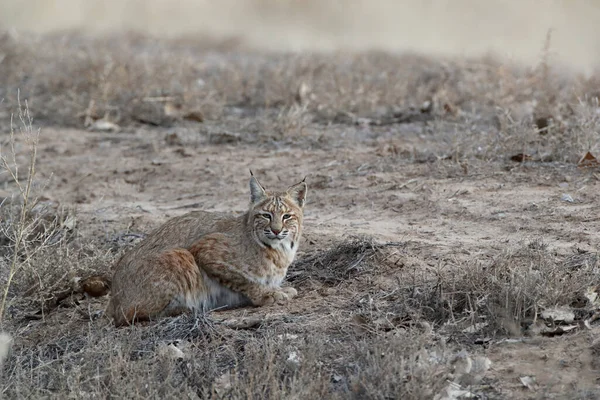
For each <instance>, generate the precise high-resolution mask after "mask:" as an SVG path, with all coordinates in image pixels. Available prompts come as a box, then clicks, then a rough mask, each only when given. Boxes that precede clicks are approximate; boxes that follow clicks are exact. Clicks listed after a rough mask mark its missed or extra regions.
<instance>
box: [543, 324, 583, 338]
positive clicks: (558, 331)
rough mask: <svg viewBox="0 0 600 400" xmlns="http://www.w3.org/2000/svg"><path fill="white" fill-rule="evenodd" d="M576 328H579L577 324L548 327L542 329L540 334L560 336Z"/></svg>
mask: <svg viewBox="0 0 600 400" xmlns="http://www.w3.org/2000/svg"><path fill="white" fill-rule="evenodd" d="M575 328H577V325H563V326H557V327H555V328H547V329H546V330H542V331H541V332H540V335H542V336H546V337H554V336H560V335H564V334H565V333H568V332H571V331H572V330H573V329H575Z"/></svg>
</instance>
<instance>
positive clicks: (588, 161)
mask: <svg viewBox="0 0 600 400" xmlns="http://www.w3.org/2000/svg"><path fill="white" fill-rule="evenodd" d="M598 166H600V162H598V160H597V159H596V157H594V156H593V155H592V153H590V152H589V151H588V152H587V153H585V155H584V156H583V157H581V159H580V160H579V162H578V163H577V167H579V168H594V167H598Z"/></svg>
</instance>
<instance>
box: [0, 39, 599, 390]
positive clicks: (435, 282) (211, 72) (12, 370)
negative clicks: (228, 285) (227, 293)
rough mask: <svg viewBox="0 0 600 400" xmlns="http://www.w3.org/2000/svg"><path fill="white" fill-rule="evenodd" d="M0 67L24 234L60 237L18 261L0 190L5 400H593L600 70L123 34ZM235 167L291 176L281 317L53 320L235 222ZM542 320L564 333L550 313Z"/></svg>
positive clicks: (34, 244) (60, 44)
mask: <svg viewBox="0 0 600 400" xmlns="http://www.w3.org/2000/svg"><path fill="white" fill-rule="evenodd" d="M545 51H546V52H548V51H550V50H549V49H547V48H546V49H545ZM0 55H2V57H0V58H1V59H2V61H0V68H3V70H2V73H0V98H3V99H4V103H3V104H2V107H4V108H1V109H0V124H1V125H2V127H1V129H0V144H2V146H3V147H2V155H3V156H6V157H8V160H9V163H11V165H12V158H11V157H12V155H11V152H12V149H11V147H10V146H7V144H8V143H9V142H10V137H9V135H8V132H9V131H10V117H9V116H10V113H11V112H15V111H16V108H17V104H18V101H19V100H18V98H17V95H16V94H15V93H17V89H20V90H21V92H20V93H21V99H22V100H24V99H25V98H26V99H27V100H28V103H27V104H28V105H29V107H30V108H31V112H32V114H33V115H34V118H35V119H34V121H35V123H34V125H35V127H36V128H37V127H41V133H40V136H39V144H38V148H37V153H38V157H37V164H36V172H37V175H36V179H35V182H36V184H35V190H34V192H35V194H36V195H40V196H41V197H40V198H39V203H40V205H39V207H38V206H36V207H33V210H28V211H30V213H27V217H28V218H32V219H33V220H35V218H40V219H41V220H42V221H45V222H46V223H47V226H49V227H50V228H55V229H57V232H58V233H53V231H52V230H50V231H44V230H42V231H41V232H39V231H37V230H36V231H35V232H34V233H39V237H35V235H31V236H28V237H27V240H26V241H25V244H24V245H23V246H22V248H21V249H20V251H18V252H16V253H15V252H13V250H14V247H13V245H14V240H12V239H11V236H10V233H11V232H12V231H13V229H14V228H15V227H17V225H18V224H16V223H15V222H14V221H15V219H14V218H15V216H16V215H18V213H17V212H16V211H18V210H19V207H20V203H19V200H18V196H15V193H16V192H17V186H16V185H15V183H14V182H13V180H12V179H11V178H10V176H9V174H7V173H5V171H4V170H2V171H3V173H2V174H0V198H6V199H7V200H5V201H4V202H3V203H2V208H1V209H0V211H1V212H0V216H1V217H2V218H3V219H2V220H0V228H2V231H1V232H0V262H1V264H0V282H1V283H2V284H3V285H4V284H5V283H6V281H7V277H8V270H9V265H10V260H11V259H12V258H11V256H12V255H13V254H16V257H15V258H14V259H15V260H16V262H17V264H18V265H19V267H20V269H19V273H18V274H17V276H16V278H15V280H14V282H13V285H12V286H11V287H10V290H9V291H8V306H7V308H6V314H5V316H4V318H5V319H4V320H3V321H2V326H1V327H2V330H6V331H8V332H9V333H10V334H12V335H13V337H14V344H13V353H12V355H11V356H10V357H9V358H8V359H7V360H6V362H5V364H4V366H3V370H2V372H3V374H2V379H3V380H2V385H0V388H1V390H2V391H1V392H0V393H3V394H5V395H6V396H7V397H8V398H27V397H50V398H52V397H55V398H65V397H67V396H72V397H82V398H84V397H89V398H104V397H115V398H142V397H143V398H162V397H174V396H176V395H179V394H181V395H182V396H186V397H188V398H207V397H212V398H219V397H225V398H260V399H262V398H329V397H331V398H356V399H360V398H378V399H389V398H406V399H420V398H437V399H443V398H449V399H453V398H461V397H459V396H458V394H459V393H458V392H457V391H454V392H453V394H448V388H449V387H450V386H448V385H449V383H450V382H452V383H454V384H456V385H459V386H460V388H461V389H460V390H465V391H466V392H463V393H462V394H463V397H462V398H465V395H467V394H470V393H474V395H476V396H479V398H493V399H503V398H532V399H540V398H560V399H562V398H565V399H566V398H569V399H571V398H599V397H600V386H599V384H598V382H597V376H598V374H597V372H598V370H599V365H598V363H597V361H596V360H597V358H598V352H600V345H598V341H597V337H598V334H599V333H600V328H599V327H598V324H597V322H595V321H594V320H593V316H594V314H595V313H597V312H598V310H599V309H600V304H599V302H598V301H597V300H594V299H593V298H590V297H589V296H588V297H585V294H586V293H588V294H594V295H597V293H598V291H599V289H598V288H599V287H600V278H599V276H600V275H599V271H600V259H599V257H598V256H597V249H598V246H599V244H600V233H599V232H600V229H599V228H600V218H599V217H598V215H600V212H599V211H600V210H599V208H600V206H599V203H598V193H599V190H598V189H599V185H600V169H599V168H598V163H596V164H593V165H591V166H590V167H589V168H580V167H579V166H578V159H579V158H580V157H582V156H583V155H584V154H585V153H586V152H587V151H591V152H592V153H593V154H595V155H598V153H599V151H600V147H599V146H600V145H599V143H600V141H599V132H600V108H599V107H598V95H599V94H600V79H599V76H600V75H598V74H596V75H593V74H592V75H590V76H588V77H585V76H582V75H579V74H576V73H564V74H563V72H561V71H560V70H554V69H553V68H552V65H551V62H550V61H551V60H549V59H548V58H544V59H543V60H541V62H540V63H539V65H538V66H537V67H536V68H525V67H523V66H520V65H515V64H511V63H508V62H505V61H503V60H497V59H494V58H491V57H484V58H474V59H473V58H460V57H459V58H452V57H440V58H435V57H426V56H422V55H415V54H393V53H383V52H375V51H373V52H363V53H352V52H348V53H344V52H340V53H335V54H313V53H301V54H288V53H266V52H261V51H253V50H248V49H244V48H243V46H241V45H240V44H239V43H236V42H226V43H214V42H211V41H210V40H207V41H202V40H198V41H194V40H191V39H181V40H175V41H168V40H155V39H154V38H150V37H143V36H141V35H122V36H118V35H117V34H115V35H113V36H108V37H96V38H90V37H87V36H85V35H79V34H65V35H62V34H56V35H48V36H44V37H35V36H34V37H32V38H31V40H29V39H26V38H23V37H19V36H18V35H17V36H14V35H13V34H6V35H2V36H0ZM549 63H550V65H549ZM304 83H306V84H307V86H308V87H310V89H306V92H307V93H304V94H302V93H301V92H302V90H301V89H302V87H303V84H304ZM23 102H24V101H23ZM169 102H172V104H171V103H169ZM163 103H164V104H163ZM163 106H164V107H163ZM167 106H169V107H172V108H175V111H176V112H175V114H176V115H175V116H173V115H167V114H168V113H167V111H166V110H167V108H168V107H167ZM178 107H180V108H178ZM198 110H200V111H201V113H202V114H203V115H204V118H203V119H204V120H203V121H202V122H198V121H196V122H194V121H191V120H190V118H187V119H186V117H183V114H185V113H187V112H189V111H198ZM171 111H173V110H171ZM192 119H193V118H192ZM196 119H199V118H196ZM107 120H108V121H111V122H112V123H116V124H118V125H120V129H118V131H117V132H107V131H100V130H99V129H98V127H99V126H100V123H102V122H103V121H104V122H106V121H107ZM540 121H541V122H540ZM546 123H549V126H548V129H547V130H545V129H543V127H542V126H541V125H543V124H546ZM13 125H14V126H15V127H16V129H15V131H16V133H17V135H16V138H15V140H16V143H15V147H14V152H15V153H16V157H15V158H16V160H15V161H16V164H17V165H19V166H20V170H21V173H22V174H23V171H25V170H26V168H25V166H26V165H27V159H28V157H27V146H26V144H25V141H24V138H23V137H22V136H21V135H20V134H19V132H18V131H19V129H18V128H19V122H18V121H16V120H15V121H13ZM86 126H87V127H88V128H89V129H85V127H86ZM113 127H114V126H113ZM540 128H542V129H541V130H540ZM518 153H526V154H528V155H530V157H528V159H527V160H526V161H525V162H523V163H520V162H515V161H512V160H511V157H513V156H515V155H517V154H518ZM249 169H252V171H253V172H254V174H255V175H256V176H257V177H258V178H259V180H260V181H261V182H262V183H263V184H264V185H265V186H266V187H268V188H285V187H287V186H289V185H291V184H293V183H295V182H297V181H299V180H301V179H302V178H304V177H305V176H306V177H307V182H308V185H309V193H308V203H307V205H306V214H305V235H304V239H303V241H302V243H301V246H300V251H299V253H298V258H297V260H296V262H295V264H294V265H293V266H292V267H291V269H290V272H289V276H288V280H289V282H290V284H292V285H293V286H294V287H296V288H297V289H298V292H299V296H298V298H297V299H294V301H292V302H291V303H290V304H289V305H286V306H280V307H278V306H273V307H265V308H245V309H240V310H232V311H215V312H212V313H210V315H208V316H201V317H198V318H197V319H193V318H191V319H185V318H180V319H169V321H159V322H152V323H149V324H143V325H137V326H135V327H132V328H125V329H115V328H114V327H113V326H112V325H111V324H110V322H109V321H107V320H106V319H105V318H103V317H100V318H97V319H96V318H90V316H92V317H94V316H97V315H98V314H97V313H96V312H97V311H102V310H103V308H104V307H105V305H106V303H107V301H108V300H107V298H106V297H100V298H97V299H89V298H82V296H80V295H74V296H65V298H62V299H61V302H60V307H57V304H56V303H57V300H56V299H57V293H59V292H64V290H65V289H64V288H65V287H68V286H69V279H70V278H72V277H73V276H80V277H84V278H85V277H86V276H90V275H96V274H106V275H110V274H111V272H112V271H111V269H112V265H113V263H114V261H115V259H116V258H117V257H118V256H119V255H120V254H121V253H122V252H123V251H126V250H127V249H128V247H129V246H130V245H131V241H132V240H133V239H134V238H139V237H141V236H143V234H146V233H148V232H150V231H151V230H152V229H154V228H156V227H157V226H159V225H160V224H161V223H162V222H164V221H165V220H166V219H167V218H169V217H173V216H176V215H180V214H182V213H185V212H188V211H191V210H198V209H203V210H214V211H231V212H243V211H244V210H245V209H246V207H247V202H248V187H247V185H248V178H249V171H248V170H249ZM23 176H24V175H21V177H23ZM21 183H24V181H23V180H21ZM48 232H50V233H48ZM44 235H45V236H44ZM40 238H42V240H46V242H44V245H42V246H40ZM31 254H34V256H32V257H29V255H31ZM67 294H68V295H70V291H69V290H67ZM42 306H43V307H42ZM556 306H561V307H566V308H568V310H569V312H572V313H573V315H574V317H573V321H568V322H567V321H565V320H564V318H563V319H562V320H561V319H560V318H558V317H556V315H557V314H556V313H555V314H553V315H554V317H552V316H550V317H547V316H546V317H543V313H544V312H547V311H552V310H554V308H555V307H556ZM42 311H43V312H42ZM596 315H597V314H596ZM563 316H564V314H563ZM553 318H554V320H552V319H553ZM586 323H587V325H586ZM565 329H570V330H569V331H568V332H566V333H565V331H564V330H565ZM171 342H172V343H171ZM165 343H166V344H167V348H168V346H169V345H171V344H173V343H176V344H175V345H174V346H180V347H181V349H183V350H182V351H183V352H184V354H185V356H183V357H182V359H179V358H177V357H175V358H176V359H172V357H171V358H169V356H168V351H167V355H166V356H165V354H163V353H161V349H162V348H163V347H164V345H165ZM161 346H163V347H161ZM169 351H170V350H169ZM292 354H296V356H292ZM298 354H300V355H299V356H298ZM486 357H487V358H486ZM297 358H299V359H300V360H301V361H299V362H298V361H297ZM488 359H489V361H491V364H489V363H488V362H487V360H488ZM477 360H479V361H477ZM482 360H483V361H482ZM476 361H477V362H476ZM470 363H473V364H474V365H475V364H477V365H479V364H481V363H483V364H484V365H486V366H488V367H489V369H486V368H483V369H482V370H481V371H480V372H478V373H476V372H475V370H476V368H475V367H473V366H470V367H469V368H467V369H468V370H469V371H470V372H469V371H466V370H465V368H466V367H465V366H464V365H471V364H470ZM256 364H258V365H260V366H261V367H260V368H258V369H257V368H256V367H255V366H256ZM463 364H464V365H463ZM461 365H462V366H461ZM461 368H462V370H461ZM461 371H462V372H461ZM465 371H466V372H465ZM443 393H446V394H447V395H444V394H443Z"/></svg>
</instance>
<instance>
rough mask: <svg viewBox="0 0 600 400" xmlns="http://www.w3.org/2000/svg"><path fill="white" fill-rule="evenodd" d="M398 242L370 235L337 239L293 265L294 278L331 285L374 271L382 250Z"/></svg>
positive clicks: (293, 280) (292, 279)
mask: <svg viewBox="0 0 600 400" xmlns="http://www.w3.org/2000/svg"><path fill="white" fill-rule="evenodd" d="M390 246H400V244H398V243H385V244H379V243H376V242H375V240H374V239H373V238H370V237H357V238H354V239H351V240H345V241H340V242H338V243H335V244H334V245H333V246H332V247H331V248H330V249H328V250H324V251H318V252H315V253H313V254H311V255H306V256H304V257H302V258H301V259H300V260H298V261H297V262H296V263H295V264H294V266H293V267H292V270H293V271H292V272H291V274H290V275H291V277H290V278H289V281H290V282H293V283H301V282H303V281H306V280H316V281H319V282H322V283H324V284H326V285H329V286H336V285H338V284H340V283H341V282H343V281H345V280H348V279H350V278H352V277H355V276H357V275H360V274H364V273H374V272H375V271H374V270H375V269H376V268H377V261H378V259H380V258H381V256H382V250H383V249H384V248H387V247H390Z"/></svg>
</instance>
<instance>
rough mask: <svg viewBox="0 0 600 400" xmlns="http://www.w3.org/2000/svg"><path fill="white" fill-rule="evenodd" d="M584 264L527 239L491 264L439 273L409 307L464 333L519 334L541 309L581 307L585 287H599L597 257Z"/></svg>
mask: <svg viewBox="0 0 600 400" xmlns="http://www.w3.org/2000/svg"><path fill="white" fill-rule="evenodd" d="M573 260H579V261H577V262H574V261H573ZM584 260H585V261H581V256H580V255H579V256H576V257H575V258H573V257H564V256H558V255H556V254H553V253H552V252H551V251H550V250H549V249H548V248H547V246H546V245H545V244H544V243H543V242H542V241H539V240H537V241H532V242H530V243H529V244H527V245H524V246H523V247H521V248H517V249H511V250H507V251H505V252H504V253H502V254H500V255H499V256H497V257H496V258H495V259H494V261H493V262H491V263H483V262H473V263H472V264H470V265H465V266H461V267H460V268H452V269H451V270H450V269H448V270H442V271H440V272H439V273H438V276H437V277H435V278H434V279H431V280H429V282H428V284H422V285H421V291H420V293H419V294H418V296H416V297H415V296H411V297H410V298H409V299H410V304H411V305H412V307H413V309H414V307H419V306H420V307H421V310H422V314H421V315H422V316H423V317H424V318H426V319H427V320H430V321H434V322H436V323H438V324H448V326H454V327H457V328H460V329H464V328H466V327H468V326H472V325H474V324H477V323H487V324H488V325H487V328H486V329H484V330H483V331H486V332H487V333H488V334H499V335H507V336H514V335H521V334H522V333H523V331H521V328H526V327H527V326H528V325H529V323H531V322H532V321H533V320H534V318H536V317H537V316H538V314H539V313H540V312H541V311H542V310H544V309H545V308H550V307H554V306H570V307H574V308H576V307H580V306H581V302H582V297H583V294H584V293H585V292H586V289H587V288H588V287H595V286H596V285H598V284H600V279H599V278H598V271H599V268H600V265H599V264H598V259H597V257H596V256H595V255H590V256H589V257H585V258H584Z"/></svg>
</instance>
